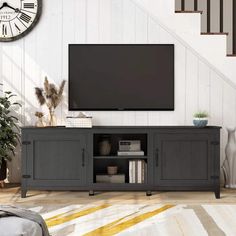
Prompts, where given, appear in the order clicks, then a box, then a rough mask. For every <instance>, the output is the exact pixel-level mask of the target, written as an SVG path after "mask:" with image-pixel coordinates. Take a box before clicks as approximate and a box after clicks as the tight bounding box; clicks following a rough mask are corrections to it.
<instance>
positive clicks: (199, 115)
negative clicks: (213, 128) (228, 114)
mask: <svg viewBox="0 0 236 236" xmlns="http://www.w3.org/2000/svg"><path fill="white" fill-rule="evenodd" d="M193 117H194V118H193V124H194V126H196V127H205V126H207V124H208V113H207V112H205V111H199V112H196V113H195V114H194V116H193Z"/></svg>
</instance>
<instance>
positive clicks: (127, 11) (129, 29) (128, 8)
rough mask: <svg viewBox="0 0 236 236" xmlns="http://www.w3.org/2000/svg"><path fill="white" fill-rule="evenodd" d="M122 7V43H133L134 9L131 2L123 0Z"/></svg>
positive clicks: (134, 28) (134, 29)
mask: <svg viewBox="0 0 236 236" xmlns="http://www.w3.org/2000/svg"><path fill="white" fill-rule="evenodd" d="M123 7H124V36H123V40H124V41H123V42H124V43H134V42H135V32H136V27H135V25H136V8H135V5H134V3H133V2H131V1H126V0H123Z"/></svg>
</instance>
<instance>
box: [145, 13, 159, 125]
mask: <svg viewBox="0 0 236 236" xmlns="http://www.w3.org/2000/svg"><path fill="white" fill-rule="evenodd" d="M160 30H161V29H160V26H159V25H157V24H156V23H155V22H154V21H153V20H152V18H150V17H149V18H148V36H147V37H148V39H147V41H148V43H151V44H157V43H160V33H161V32H160ZM159 124H160V112H157V111H149V112H148V125H159Z"/></svg>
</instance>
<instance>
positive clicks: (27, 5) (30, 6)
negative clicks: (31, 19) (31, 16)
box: [24, 3, 35, 9]
mask: <svg viewBox="0 0 236 236" xmlns="http://www.w3.org/2000/svg"><path fill="white" fill-rule="evenodd" d="M34 6H35V5H34V3H24V8H29V9H33V8H34Z"/></svg>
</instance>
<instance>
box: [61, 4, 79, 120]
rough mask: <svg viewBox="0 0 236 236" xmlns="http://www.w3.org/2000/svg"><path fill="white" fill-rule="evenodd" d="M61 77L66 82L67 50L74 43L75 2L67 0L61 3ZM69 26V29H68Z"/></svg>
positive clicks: (64, 113)
mask: <svg viewBox="0 0 236 236" xmlns="http://www.w3.org/2000/svg"><path fill="white" fill-rule="evenodd" d="M62 7H63V14H62V45H61V47H62V76H61V79H65V80H67V81H68V76H69V75H68V72H69V71H68V66H69V65H68V49H69V44H72V43H74V42H75V31H74V29H75V28H76V26H75V21H74V19H75V16H76V15H75V13H76V12H75V7H76V5H75V0H68V1H67V3H65V2H64V1H63V2H62ZM68 26H70V27H68ZM61 106H62V114H61V119H62V122H61V123H63V124H64V123H65V120H66V116H68V83H66V86H65V92H64V99H63V101H62V104H61Z"/></svg>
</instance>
